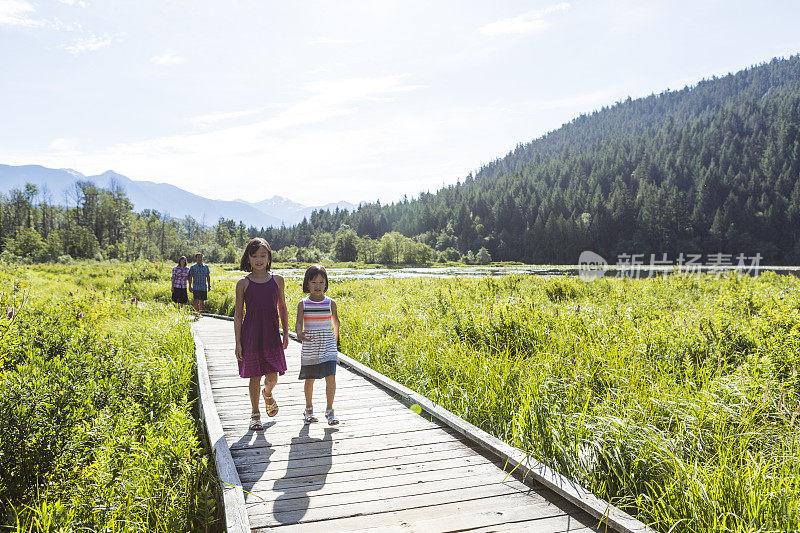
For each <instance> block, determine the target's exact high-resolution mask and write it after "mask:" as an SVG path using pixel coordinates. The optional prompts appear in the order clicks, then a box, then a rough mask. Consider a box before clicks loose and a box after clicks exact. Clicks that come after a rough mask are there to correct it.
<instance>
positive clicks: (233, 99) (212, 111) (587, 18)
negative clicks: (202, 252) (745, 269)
mask: <svg viewBox="0 0 800 533" xmlns="http://www.w3.org/2000/svg"><path fill="white" fill-rule="evenodd" d="M799 21H800V2H796V1H764V0H761V1H748V2H744V1H732V0H725V1H703V0H691V1H675V0H672V1H648V0H640V1H603V0H573V1H569V2H560V3H559V2H551V1H531V2H518V1H498V2H487V1H473V2H467V1H457V2H449V1H440V0H436V1H431V0H427V1H381V0H364V1H359V2H348V1H335V2H334V1H331V2H316V1H303V2H291V1H266V0H250V1H232V0H226V1H224V2H223V1H220V2H211V1H202V0H187V1H169V0H158V1H151V0H135V1H116V0H115V1H93V0H49V1H45V0H41V1H36V0H0V163H6V164H13V165H20V164H41V165H45V166H49V167H55V168H67V167H68V168H74V169H76V170H78V171H80V172H83V173H84V174H97V173H100V172H103V171H105V170H109V169H113V170H115V171H117V172H119V173H121V174H125V175H126V176H128V177H130V178H132V179H136V180H151V181H159V182H167V183H172V184H174V185H177V186H179V187H182V188H185V189H187V190H190V191H192V192H195V193H198V194H201V195H204V196H208V197H211V198H221V199H233V198H246V199H249V200H253V201H258V200H262V199H264V198H267V197H271V196H273V195H275V194H278V195H281V196H285V197H288V198H291V199H293V200H295V201H299V202H301V203H304V204H306V205H312V204H321V203H324V202H329V201H338V200H348V201H351V202H357V201H360V200H375V199H380V200H381V201H384V202H387V201H393V200H397V199H398V198H401V197H402V196H403V194H408V195H409V197H412V196H416V195H417V194H418V193H419V192H421V191H425V190H430V191H434V190H436V189H437V188H439V187H441V186H442V185H443V184H450V183H454V182H455V181H456V179H458V178H463V177H464V176H466V175H467V174H468V173H469V172H470V171H471V170H474V169H477V168H478V167H480V166H481V164H484V163H487V162H489V161H491V160H493V159H495V158H497V157H500V156H503V155H504V154H506V153H507V152H508V151H509V150H511V149H512V148H513V147H514V146H515V145H516V144H517V143H520V142H527V141H530V140H532V139H534V138H536V137H539V136H540V135H542V134H543V133H545V132H547V131H549V130H552V129H555V128H557V127H559V126H560V125H561V124H563V123H564V122H568V121H569V120H571V119H572V118H573V117H575V116H576V115H578V114H580V113H584V112H590V111H592V110H594V109H597V108H599V107H602V106H603V105H609V104H613V103H614V102H615V101H618V100H621V99H624V98H626V97H627V96H632V97H634V98H636V97H639V96H644V95H647V94H650V93H652V92H661V91H662V90H664V89H667V88H671V89H676V88H682V87H683V86H684V85H686V84H693V83H695V82H697V81H699V80H700V79H701V78H703V77H710V76H712V75H724V74H726V73H728V72H729V71H736V70H739V69H741V68H744V67H747V66H750V65H752V64H756V63H759V62H762V61H766V60H769V59H770V58H772V57H774V56H789V55H792V54H796V53H798V52H800V31H798V30H797V26H798V22H799Z"/></svg>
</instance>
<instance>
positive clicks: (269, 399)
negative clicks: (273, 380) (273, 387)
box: [261, 389, 278, 418]
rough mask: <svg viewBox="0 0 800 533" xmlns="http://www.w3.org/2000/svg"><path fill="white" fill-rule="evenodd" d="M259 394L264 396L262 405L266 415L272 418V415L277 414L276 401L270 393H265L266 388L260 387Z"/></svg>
mask: <svg viewBox="0 0 800 533" xmlns="http://www.w3.org/2000/svg"><path fill="white" fill-rule="evenodd" d="M261 395H262V396H263V397H264V407H265V408H266V410H267V416H268V417H270V418H272V417H273V416H275V415H277V414H278V402H276V401H275V398H274V397H273V396H272V394H270V395H267V389H262V391H261Z"/></svg>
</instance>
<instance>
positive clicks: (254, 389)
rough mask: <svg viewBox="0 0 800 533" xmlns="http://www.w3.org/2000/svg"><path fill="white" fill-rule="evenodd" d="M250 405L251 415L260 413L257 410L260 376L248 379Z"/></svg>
mask: <svg viewBox="0 0 800 533" xmlns="http://www.w3.org/2000/svg"><path fill="white" fill-rule="evenodd" d="M249 388H250V405H251V406H252V408H253V410H252V412H253V413H260V412H261V411H259V410H258V402H259V397H260V395H261V376H258V377H255V378H250V387H249Z"/></svg>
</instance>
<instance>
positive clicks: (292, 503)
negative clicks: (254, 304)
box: [203, 321, 646, 533]
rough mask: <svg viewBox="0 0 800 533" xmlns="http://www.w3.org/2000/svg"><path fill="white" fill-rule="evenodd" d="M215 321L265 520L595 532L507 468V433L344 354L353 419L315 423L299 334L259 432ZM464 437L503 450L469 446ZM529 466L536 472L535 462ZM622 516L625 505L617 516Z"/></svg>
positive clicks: (341, 395) (252, 502) (230, 438)
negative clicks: (274, 406) (490, 434)
mask: <svg viewBox="0 0 800 533" xmlns="http://www.w3.org/2000/svg"><path fill="white" fill-rule="evenodd" d="M215 322H216V323H209V324H203V335H204V338H205V339H207V341H208V342H207V346H206V350H205V352H206V354H207V358H208V361H207V372H208V374H209V376H210V379H212V380H213V389H212V390H213V393H214V394H215V403H216V405H215V407H216V409H217V410H218V413H219V417H220V424H221V426H222V429H223V430H224V431H225V432H226V439H227V443H228V446H229V450H230V452H231V456H232V458H233V462H234V463H235V465H236V467H237V469H238V470H239V473H240V474H241V478H240V482H241V483H242V484H243V485H244V487H245V489H246V490H247V491H248V492H249V493H248V494H247V504H246V506H247V509H248V512H249V514H250V521H251V526H253V527H254V528H255V527H258V528H263V527H275V528H278V529H279V530H282V531H295V530H297V531H302V530H305V529H308V530H311V528H313V530H314V531H318V530H319V529H325V530H326V533H329V532H333V531H351V530H358V529H362V528H364V529H369V528H372V529H373V530H375V529H380V530H387V531H391V530H397V531H439V530H441V531H445V530H463V531H467V530H475V531H478V530H480V531H492V530H509V529H518V530H519V529H524V530H526V531H528V530H530V531H573V530H575V528H580V529H582V530H584V533H585V531H588V530H591V529H587V528H591V526H592V525H593V524H594V522H592V521H595V522H596V519H595V518H592V517H591V516H590V515H589V514H587V513H586V512H584V511H581V510H580V509H579V508H578V507H576V506H575V505H574V504H572V503H570V502H569V501H567V499H564V498H563V497H562V496H559V495H557V494H556V493H554V492H552V487H549V488H545V486H543V485H539V484H538V483H533V484H531V482H530V481H528V482H527V486H526V485H525V484H522V483H520V482H519V480H517V479H515V478H514V477H512V476H510V475H507V474H506V473H505V472H504V471H503V467H504V466H505V465H504V464H503V461H505V460H507V459H509V457H503V456H502V454H498V453H497V447H496V446H495V444H496V443H495V442H490V441H489V442H488V445H487V440H486V439H484V438H483V437H484V435H482V434H481V433H480V430H478V429H477V428H475V427H474V426H472V425H470V424H467V423H466V422H464V421H463V420H461V419H459V418H458V417H455V416H454V415H452V414H451V413H449V412H447V411H446V410H443V409H441V408H440V407H439V406H436V405H435V404H432V403H431V402H429V401H428V400H427V399H424V398H422V397H419V395H416V393H413V391H409V389H407V388H406V387H404V386H402V385H400V384H398V383H396V382H394V381H392V380H390V379H388V378H386V377H385V376H381V375H380V374H377V373H375V372H374V371H371V370H370V369H367V371H365V368H366V367H364V368H359V367H358V364H357V363H355V362H354V361H352V360H350V359H349V358H347V357H346V356H344V355H343V354H342V355H341V356H340V362H341V363H344V364H345V365H346V367H347V368H345V367H340V368H339V372H338V373H337V394H336V401H335V404H334V406H335V408H336V410H337V416H338V417H339V418H340V419H341V420H342V423H341V424H340V425H339V426H338V427H327V426H326V424H325V423H324V420H323V421H322V422H321V423H320V424H314V425H310V426H305V425H303V423H302V419H301V416H302V409H303V407H304V406H305V399H304V397H303V390H302V389H303V381H302V380H298V379H296V375H297V372H299V352H300V346H299V344H298V343H292V344H290V347H289V349H288V350H287V351H286V355H287V363H288V367H289V368H288V370H287V373H286V375H285V376H281V377H280V378H279V381H278V385H277V387H276V389H275V397H276V399H277V400H278V403H279V405H280V407H281V412H280V413H279V415H278V417H276V418H275V419H269V418H267V417H266V416H262V420H263V421H264V423H265V425H266V426H267V427H266V429H265V430H264V431H261V432H251V431H249V430H247V424H248V422H249V414H250V408H251V406H250V401H249V395H248V388H247V384H248V383H247V380H243V379H241V378H239V377H238V366H237V364H236V361H235V359H234V357H233V348H234V342H233V328H232V324H231V323H230V322H223V323H222V324H223V325H222V326H220V321H215ZM206 325H208V326H209V327H208V328H206ZM354 363H355V364H354ZM376 374H377V376H378V379H374V378H375V377H376V376H375V375H376ZM364 377H366V378H368V379H369V380H370V381H371V382H372V383H370V382H368V381H366V380H365V379H364ZM324 388H325V387H324V383H322V382H319V383H317V384H316V386H315V391H314V393H315V394H314V396H315V398H314V401H315V403H317V402H318V401H319V402H320V403H321V404H322V405H324V392H325V391H324ZM409 393H410V394H409ZM420 398H421V399H422V401H420ZM410 403H419V404H420V405H421V406H422V407H423V409H425V413H426V414H427V418H434V419H435V420H436V422H431V421H430V420H426V417H424V416H417V415H414V414H413V413H412V412H411V411H409V410H408V408H407V405H408V404H410ZM317 410H318V412H319V413H320V414H321V413H322V412H323V410H322V409H320V408H319V407H317ZM320 414H318V416H320ZM262 415H263V412H262ZM348 415H349V416H348ZM448 415H449V417H448ZM459 421H460V423H459ZM473 429H474V430H477V431H472V430H473ZM464 437H467V438H470V439H472V440H473V441H474V442H475V443H476V444H478V445H479V446H480V447H482V448H484V449H486V450H489V451H490V452H491V453H492V455H489V456H486V455H484V454H485V451H482V450H479V449H477V448H476V447H475V446H473V445H467V444H466V443H465V442H463V441H462V440H461V439H463V438H464ZM495 440H496V439H495ZM498 442H499V441H498ZM509 448H510V447H509ZM512 450H513V448H512ZM502 451H504V450H501V452H502ZM517 451H518V450H517ZM498 457H500V459H501V460H500V461H498V459H497V458H498ZM510 459H511V461H510V465H509V466H508V467H507V469H509V470H510V469H511V468H513V465H516V464H518V463H519V461H518V458H517V457H516V456H510ZM515 461H516V462H515ZM522 471H524V472H525V473H528V474H531V468H530V466H528V467H526V468H524V469H523V470H522ZM551 481H552V480H551ZM530 486H533V487H535V490H531V489H529V487H530ZM566 492H567V493H568V492H569V491H566ZM259 496H261V497H263V498H264V501H262V500H261V499H259ZM566 496H567V497H568V498H569V497H570V494H566ZM572 496H574V495H572ZM592 496H593V495H592ZM600 501H602V500H600ZM603 503H605V502H603ZM611 509H612V510H613V508H611ZM623 515H624V513H623ZM625 516H627V515H624V516H623V517H622V518H623V519H624V517H625ZM619 518H620V515H616V514H615V515H614V516H613V517H612V520H610V522H613V521H614V520H618V519H619ZM628 518H630V517H628ZM287 524H288V525H287ZM630 524H631V523H630V522H626V523H625V524H623V525H630ZM617 525H619V524H617ZM395 528H396V529H395ZM623 531H633V530H632V529H629V530H625V529H623ZM639 531H646V530H643V529H639Z"/></svg>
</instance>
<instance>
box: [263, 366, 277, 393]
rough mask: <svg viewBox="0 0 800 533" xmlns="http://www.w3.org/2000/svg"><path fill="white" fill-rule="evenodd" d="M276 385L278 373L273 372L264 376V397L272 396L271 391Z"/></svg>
mask: <svg viewBox="0 0 800 533" xmlns="http://www.w3.org/2000/svg"><path fill="white" fill-rule="evenodd" d="M277 384H278V373H277V372H273V373H272V374H267V375H266V376H264V396H272V389H274V388H275V385H277Z"/></svg>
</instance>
